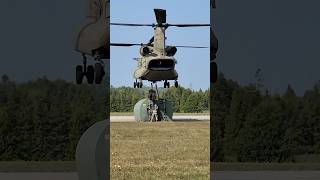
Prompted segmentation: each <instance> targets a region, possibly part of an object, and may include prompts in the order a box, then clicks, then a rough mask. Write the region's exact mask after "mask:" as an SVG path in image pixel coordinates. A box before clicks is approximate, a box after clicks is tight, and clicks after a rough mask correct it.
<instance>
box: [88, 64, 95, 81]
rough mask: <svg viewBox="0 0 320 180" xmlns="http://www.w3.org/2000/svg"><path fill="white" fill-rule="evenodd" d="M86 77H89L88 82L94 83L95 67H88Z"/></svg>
mask: <svg viewBox="0 0 320 180" xmlns="http://www.w3.org/2000/svg"><path fill="white" fill-rule="evenodd" d="M86 77H87V82H88V84H93V80H94V68H93V66H92V65H90V66H88V67H87V73H86Z"/></svg>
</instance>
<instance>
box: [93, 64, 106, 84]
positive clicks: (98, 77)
mask: <svg viewBox="0 0 320 180" xmlns="http://www.w3.org/2000/svg"><path fill="white" fill-rule="evenodd" d="M94 69H95V83H96V84H101V82H102V79H103V76H104V75H105V72H104V70H103V66H102V64H101V63H96V64H95V68H94Z"/></svg>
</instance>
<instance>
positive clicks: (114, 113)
mask: <svg viewBox="0 0 320 180" xmlns="http://www.w3.org/2000/svg"><path fill="white" fill-rule="evenodd" d="M173 115H176V116H179V115H181V116H185V115H194V116H196V115H210V112H202V113H173ZM110 116H133V112H111V113H110Z"/></svg>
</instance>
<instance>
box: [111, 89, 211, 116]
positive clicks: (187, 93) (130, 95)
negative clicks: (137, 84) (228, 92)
mask: <svg viewBox="0 0 320 180" xmlns="http://www.w3.org/2000/svg"><path fill="white" fill-rule="evenodd" d="M147 91H148V89H147V88H145V89H134V88H130V87H119V88H114V87H111V89H110V92H111V94H110V108H111V112H132V111H133V108H134V105H135V104H136V103H137V102H138V101H139V100H141V99H143V98H146V97H147V93H148V92H147ZM159 95H160V98H166V99H167V100H169V101H170V102H171V103H172V104H173V108H174V112H185V113H193V112H203V111H207V110H208V109H209V99H208V97H209V90H206V91H202V90H200V91H192V90H190V89H186V88H183V87H178V88H175V87H171V88H169V89H163V88H159Z"/></svg>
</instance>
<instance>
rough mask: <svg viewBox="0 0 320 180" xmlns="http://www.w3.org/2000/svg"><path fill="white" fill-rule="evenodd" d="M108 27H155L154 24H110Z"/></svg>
mask: <svg viewBox="0 0 320 180" xmlns="http://www.w3.org/2000/svg"><path fill="white" fill-rule="evenodd" d="M110 25H114V26H150V27H155V25H154V24H131V23H110Z"/></svg>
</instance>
